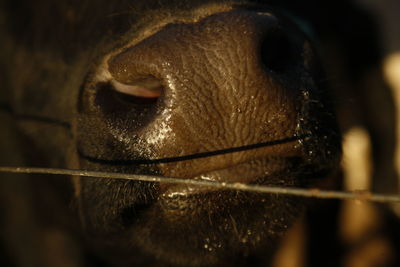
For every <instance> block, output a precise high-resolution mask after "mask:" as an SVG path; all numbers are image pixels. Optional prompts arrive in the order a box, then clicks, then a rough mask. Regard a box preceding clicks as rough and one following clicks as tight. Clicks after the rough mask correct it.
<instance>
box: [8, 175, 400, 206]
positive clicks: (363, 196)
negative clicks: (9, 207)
mask: <svg viewBox="0 0 400 267" xmlns="http://www.w3.org/2000/svg"><path fill="white" fill-rule="evenodd" d="M0 172H2V173H26V174H50V175H71V176H83V177H98V178H107V179H124V180H134V181H145V182H160V183H170V184H186V185H194V186H207V187H213V188H219V189H232V190H240V191H248V192H257V193H272V194H283V195H294V196H302V197H309V198H329V199H351V200H359V201H373V202H381V203H389V202H400V195H388V194H385V195H383V194H373V193H371V192H368V191H331V190H320V189H316V188H311V189H303V188H293V187H276V186H265V185H251V184H243V183H224V182H213V181H205V180H197V179H182V178H174V177H161V176H153V175H142V174H126V173H115V172H99V171H86V170H70V169H55V168H29V167H0Z"/></svg>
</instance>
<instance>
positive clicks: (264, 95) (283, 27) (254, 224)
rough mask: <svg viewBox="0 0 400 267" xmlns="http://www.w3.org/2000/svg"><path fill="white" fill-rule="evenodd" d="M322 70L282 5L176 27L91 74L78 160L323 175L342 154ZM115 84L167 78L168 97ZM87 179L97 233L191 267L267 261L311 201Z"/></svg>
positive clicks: (264, 176)
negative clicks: (131, 91)
mask: <svg viewBox="0 0 400 267" xmlns="http://www.w3.org/2000/svg"><path fill="white" fill-rule="evenodd" d="M99 73H100V74H101V75H100V74H99ZM104 73H106V74H107V75H103V74H104ZM99 77H107V78H101V79H100V78H99ZM322 79H323V77H322V75H321V71H320V66H319V63H318V60H317V58H316V55H315V53H314V51H313V48H312V45H311V44H310V42H309V40H308V39H307V38H306V37H305V36H304V35H303V34H302V33H301V31H300V30H298V29H297V26H295V25H294V24H292V23H290V22H288V21H287V20H286V19H283V18H281V17H279V16H277V15H275V14H272V13H271V12H267V11H254V10H253V11H252V10H230V11H227V12H221V13H216V14H213V15H210V16H206V17H204V18H201V19H198V20H197V21H192V22H176V23H172V24H168V25H165V26H163V27H161V28H160V29H159V30H158V31H156V32H155V33H154V34H152V35H150V36H147V37H146V38H141V39H140V40H138V41H133V42H132V43H130V44H129V45H126V46H125V47H123V48H121V49H119V50H118V51H117V52H114V53H112V54H110V55H109V56H108V57H106V60H105V61H104V64H103V65H102V68H101V69H99V70H97V72H96V71H95V72H94V74H92V75H91V76H89V77H88V79H87V82H86V85H85V86H84V88H83V92H82V93H81V99H80V104H79V106H80V108H79V112H80V113H79V116H80V119H79V123H78V124H77V127H76V129H77V136H78V140H77V146H78V150H79V162H80V167H81V168H91V169H101V170H108V171H122V172H134V173H145V174H158V175H164V176H172V177H181V178H182V179H184V178H195V179H206V180H213V181H220V182H242V183H253V184H264V185H285V186H310V185H315V182H318V181H320V180H323V179H324V178H325V177H326V176H328V175H329V174H330V173H331V172H332V170H334V169H335V167H336V166H337V162H338V159H339V155H340V148H339V141H340V138H339V134H338V132H337V127H336V124H335V122H334V116H333V114H332V110H331V108H330V106H329V103H328V101H327V99H326V95H325V93H326V88H322V87H321V85H320V84H319V83H320V81H321V80H322ZM115 84H123V85H126V86H135V85H140V86H141V87H144V88H145V89H146V87H152V85H154V84H156V85H157V86H158V87H157V88H158V89H159V90H160V92H161V95H159V96H157V97H152V98H146V97H137V96H134V97H132V96H131V95H128V94H125V93H120V92H117V91H118V90H116V88H115V86H114V85H115ZM160 88H161V89H160ZM147 89H149V88H147ZM150 89H151V88H150ZM256 144H261V145H259V146H257V145H256ZM253 145H255V146H253ZM210 152H213V153H210ZM207 153H209V154H207ZM199 155H200V156H199ZM76 184H79V194H78V195H79V198H80V201H79V203H80V208H81V209H82V214H83V217H84V220H85V223H86V225H91V227H88V228H90V229H91V230H90V231H89V232H91V234H92V235H94V236H96V237H97V238H99V237H101V236H108V238H109V237H110V236H112V238H111V239H109V240H108V241H109V243H111V244H112V246H109V247H107V246H105V247H107V249H115V250H117V251H118V254H123V255H125V258H126V255H132V258H135V257H136V258H137V256H134V255H136V254H135V253H139V252H140V253H141V254H144V255H148V256H149V258H151V257H152V256H156V257H157V259H158V260H161V261H165V262H172V263H175V264H182V265H185V264H194V265H196V264H197V265H199V264H201V263H204V262H206V263H207V264H218V263H221V262H230V261H233V262H234V261H238V262H240V260H241V259H242V258H246V257H251V256H254V257H261V258H262V257H266V256H265V255H267V254H268V253H266V251H267V248H269V247H272V246H273V244H274V240H276V239H277V237H278V236H280V235H281V234H282V233H283V232H284V231H285V229H286V228H287V227H288V226H289V225H290V224H291V223H292V221H293V220H294V218H295V217H296V216H297V215H298V214H299V213H300V211H301V207H302V201H300V200H299V199H297V198H295V197H287V196H285V197H284V196H276V195H260V194H255V193H244V192H232V191H221V190H215V189H212V188H197V187H193V186H184V185H171V184H150V183H140V182H131V181H130V182H119V181H106V182H104V181H103V180H99V179H95V178H91V179H90V178H86V179H84V180H80V181H78V182H76ZM77 187H78V186H77ZM114 239H115V240H114ZM110 240H114V241H113V242H110ZM127 244H129V245H127ZM99 246H100V247H102V245H99ZM133 251H134V252H133ZM171 255H173V256H171ZM260 255H262V256H260Z"/></svg>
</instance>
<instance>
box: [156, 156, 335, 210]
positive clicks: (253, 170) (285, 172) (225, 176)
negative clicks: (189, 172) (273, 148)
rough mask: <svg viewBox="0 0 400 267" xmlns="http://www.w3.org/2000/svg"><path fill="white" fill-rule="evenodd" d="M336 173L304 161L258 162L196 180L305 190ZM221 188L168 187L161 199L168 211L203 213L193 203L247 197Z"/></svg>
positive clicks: (199, 177)
mask: <svg viewBox="0 0 400 267" xmlns="http://www.w3.org/2000/svg"><path fill="white" fill-rule="evenodd" d="M331 171H332V170H331V169H330V168H321V167H317V166H315V165H311V164H307V163H305V162H304V160H303V159H302V158H300V157H287V158H278V157H270V158H258V159H254V160H250V161H247V162H244V163H241V164H237V165H234V166H230V167H227V168H223V169H218V170H212V171H209V172H206V173H203V174H200V175H197V176H195V177H193V179H195V180H201V181H208V182H215V183H222V184H223V183H226V182H227V181H229V183H243V184H253V185H264V186H288V187H300V186H301V187H304V186H308V185H310V184H313V183H314V182H316V181H320V180H322V179H323V178H325V177H327V176H328V175H329V174H330V172H331ZM234 191H235V190H231V189H221V188H220V187H211V186H196V185H191V184H188V185H186V184H178V185H174V186H171V187H168V188H167V189H166V190H165V191H164V192H162V193H161V194H160V195H159V197H158V203H159V204H161V206H162V207H163V209H164V210H173V211H183V210H188V209H192V208H195V209H199V205H195V204H194V203H192V204H194V205H192V204H190V203H191V202H196V201H197V200H200V199H204V197H205V196H206V195H207V196H208V197H210V196H214V197H215V198H214V197H213V199H216V200H218V199H220V200H222V199H224V198H226V197H224V195H232V194H244V193H243V192H234Z"/></svg>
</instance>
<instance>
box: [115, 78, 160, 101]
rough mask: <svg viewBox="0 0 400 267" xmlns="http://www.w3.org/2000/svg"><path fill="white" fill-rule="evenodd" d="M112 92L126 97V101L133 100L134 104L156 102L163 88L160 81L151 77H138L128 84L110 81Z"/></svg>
mask: <svg viewBox="0 0 400 267" xmlns="http://www.w3.org/2000/svg"><path fill="white" fill-rule="evenodd" d="M110 83H111V85H112V86H113V88H114V90H115V91H117V92H119V93H121V94H122V95H126V98H127V99H132V98H133V99H135V100H136V101H135V102H138V104H140V102H141V101H142V102H145V103H147V102H149V101H150V102H151V101H156V100H157V99H158V98H159V97H160V96H161V93H162V90H163V86H162V84H161V81H160V80H159V79H157V78H156V77H154V76H152V75H147V76H143V77H139V78H137V79H135V80H133V81H132V82H129V83H121V82H119V81H116V80H111V81H110Z"/></svg>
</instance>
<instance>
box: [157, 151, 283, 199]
mask: <svg viewBox="0 0 400 267" xmlns="http://www.w3.org/2000/svg"><path fill="white" fill-rule="evenodd" d="M290 160H291V158H258V159H254V160H250V161H247V162H244V163H240V164H237V165H234V166H230V167H227V168H223V169H218V170H212V171H209V172H205V173H203V174H199V175H197V176H195V177H193V178H192V179H198V180H203V181H204V180H205V181H211V182H220V183H225V182H229V183H245V184H250V183H257V182H259V181H260V180H262V179H263V178H265V177H268V176H272V175H273V174H274V173H278V172H281V171H282V169H284V168H285V167H287V166H288V162H289V161H290ZM218 190H221V189H220V188H217V187H210V186H196V185H190V184H178V185H174V186H170V187H168V188H167V189H166V190H165V191H164V192H162V193H161V195H160V197H161V198H177V197H189V196H190V195H195V194H201V193H207V192H211V191H218Z"/></svg>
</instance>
